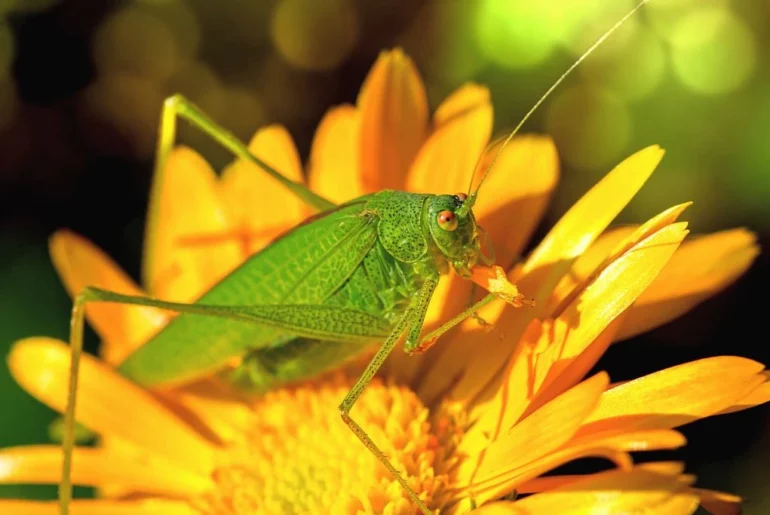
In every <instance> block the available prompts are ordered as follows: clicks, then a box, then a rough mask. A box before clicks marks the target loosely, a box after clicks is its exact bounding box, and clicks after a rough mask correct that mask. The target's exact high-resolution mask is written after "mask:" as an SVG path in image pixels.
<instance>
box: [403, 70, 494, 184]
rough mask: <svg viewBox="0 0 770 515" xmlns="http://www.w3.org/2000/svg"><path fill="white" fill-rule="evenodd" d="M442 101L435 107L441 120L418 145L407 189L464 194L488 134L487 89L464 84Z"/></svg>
mask: <svg viewBox="0 0 770 515" xmlns="http://www.w3.org/2000/svg"><path fill="white" fill-rule="evenodd" d="M445 102H446V104H443V105H442V106H440V107H439V112H440V113H441V117H442V123H441V124H440V125H438V126H437V127H436V129H435V130H434V131H433V133H432V134H431V135H430V136H429V137H428V140H427V141H426V142H425V144H424V145H423V146H422V148H420V152H419V153H418V154H417V157H416V158H415V160H414V163H413V164H412V166H411V169H410V170H409V176H408V177H407V180H406V189H407V190H408V191H412V192H415V193H436V194H450V195H451V194H455V193H465V192H467V191H468V188H469V187H470V181H471V177H472V176H473V172H474V170H475V169H476V164H477V163H478V161H479V159H480V158H481V154H482V152H483V151H484V147H485V146H486V144H487V142H488V141H489V137H490V136H491V134H492V104H491V103H490V101H489V90H487V89H486V88H483V87H481V86H477V85H475V84H470V85H466V86H464V87H461V88H460V89H459V90H457V91H455V92H454V93H453V94H452V95H450V96H449V97H448V98H447V100H446V101H445ZM460 106H462V109H460ZM442 108H443V109H442Z"/></svg>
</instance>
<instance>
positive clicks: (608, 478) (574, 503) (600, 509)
mask: <svg viewBox="0 0 770 515" xmlns="http://www.w3.org/2000/svg"><path fill="white" fill-rule="evenodd" d="M513 504H514V507H516V508H518V509H520V510H523V513H597V514H598V513H641V512H644V513H660V514H663V513H666V514H669V513H671V514H673V513H678V514H687V513H693V512H694V511H695V510H696V509H697V507H698V497H697V496H696V495H694V494H692V493H689V492H687V490H686V489H684V488H683V487H682V485H681V484H680V483H679V482H678V481H677V480H676V477H675V476H668V475H664V474H657V473H655V472H652V471H649V470H645V469H643V468H635V469H633V470H630V471H610V472H603V473H599V474H593V475H591V476H589V477H588V478H587V479H584V480H582V481H575V482H573V483H570V484H568V485H565V486H563V487H561V488H559V489H557V490H552V491H549V492H546V493H542V494H535V495H531V496H529V497H526V498H524V499H522V500H520V501H516V502H515V503H513ZM479 511H480V513H481V514H485V512H484V511H483V509H482V510H479Z"/></svg>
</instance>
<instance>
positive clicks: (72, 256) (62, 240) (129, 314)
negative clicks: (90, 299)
mask: <svg viewBox="0 0 770 515" xmlns="http://www.w3.org/2000/svg"><path fill="white" fill-rule="evenodd" d="M49 248H50V253H51V260H52V261H53V264H54V267H55V268H56V271H57V272H58V273H59V277H61V280H62V282H63V283H64V287H65V288H66V289H67V292H68V293H69V294H70V297H73V298H74V297H75V296H76V295H77V294H78V293H80V292H81V291H82V290H83V289H84V288H85V287H86V286H98V287H100V288H104V289H105V290H111V291H114V292H117V293H124V294H127V295H143V294H144V293H143V292H142V291H141V289H140V288H139V286H138V285H137V284H136V283H134V281H133V280H132V279H131V278H130V277H129V276H128V274H126V273H125V272H124V271H123V270H122V269H121V268H120V267H119V266H118V265H117V263H115V262H114V261H113V260H112V259H110V257H109V256H107V255H106V254H105V253H104V252H102V251H101V250H100V249H99V248H97V247H96V246H95V245H93V244H92V243H91V242H89V241H88V240H86V239H85V238H83V237H81V236H78V235H77V234H75V233H73V232H71V231H68V230H60V231H57V232H56V233H54V234H53V235H52V236H51V239H50V241H49ZM86 316H87V317H88V321H89V323H90V324H91V325H92V326H93V327H94V329H95V330H96V332H97V333H98V334H99V336H101V337H102V340H103V345H102V348H101V353H102V355H103V357H104V359H105V361H107V362H108V363H110V364H113V365H114V364H116V363H120V362H121V361H122V360H123V358H125V357H126V356H127V355H128V354H129V353H130V352H131V351H133V350H134V349H135V348H136V347H138V346H139V345H140V344H142V343H143V342H144V341H145V340H147V338H149V337H150V336H151V335H152V334H153V333H155V332H156V331H157V330H158V329H160V328H161V327H163V326H164V325H165V324H166V323H167V322H168V320H169V315H168V313H166V312H163V311H160V310H156V309H153V308H148V307H138V306H127V305H124V304H104V303H94V304H89V305H88V306H87V308H86Z"/></svg>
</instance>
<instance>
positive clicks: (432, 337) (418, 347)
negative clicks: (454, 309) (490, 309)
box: [404, 294, 497, 354]
mask: <svg viewBox="0 0 770 515" xmlns="http://www.w3.org/2000/svg"><path fill="white" fill-rule="evenodd" d="M496 298H497V297H496V296H495V295H492V294H489V295H486V296H485V297H484V298H483V299H481V300H480V301H478V302H476V303H475V304H473V305H472V306H471V307H469V308H468V309H466V310H465V311H463V312H462V313H460V314H459V315H456V316H455V317H454V318H452V319H451V320H448V321H447V322H444V323H443V324H441V325H440V326H439V327H437V328H436V329H434V330H433V331H431V332H429V333H428V334H426V335H425V336H423V337H422V338H415V339H414V340H412V341H411V342H408V343H411V344H410V345H404V351H406V353H407V354H415V353H420V352H425V351H426V350H428V349H430V348H431V347H432V346H433V344H435V343H436V341H437V340H438V339H439V338H440V337H441V336H442V335H443V334H444V333H446V332H447V331H449V330H450V329H452V328H453V327H454V326H456V325H458V324H460V323H461V322H462V321H463V320H465V319H467V318H477V317H478V315H477V314H476V312H477V311H478V310H479V309H481V308H482V307H484V306H486V305H487V304H489V303H490V302H492V301H493V300H495V299H496ZM481 320H483V319H481ZM484 324H486V325H491V324H489V322H487V321H486V320H484Z"/></svg>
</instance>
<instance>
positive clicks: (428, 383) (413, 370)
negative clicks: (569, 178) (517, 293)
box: [394, 136, 558, 400]
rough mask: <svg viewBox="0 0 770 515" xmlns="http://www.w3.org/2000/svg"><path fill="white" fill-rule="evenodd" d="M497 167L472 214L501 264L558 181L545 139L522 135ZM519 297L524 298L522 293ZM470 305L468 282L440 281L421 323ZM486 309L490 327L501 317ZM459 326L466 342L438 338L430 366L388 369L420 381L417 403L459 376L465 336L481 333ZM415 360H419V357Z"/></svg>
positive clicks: (467, 351) (467, 353)
mask: <svg viewBox="0 0 770 515" xmlns="http://www.w3.org/2000/svg"><path fill="white" fill-rule="evenodd" d="M495 148H497V147H495ZM494 153H496V151H494V150H493V151H492V152H490V153H488V154H487V158H486V159H487V161H483V162H482V164H481V165H480V167H479V169H481V168H482V167H484V166H485V164H484V163H485V162H488V160H489V159H491V156H492V155H493V154H494ZM497 163H498V164H497V165H496V167H497V171H496V172H493V173H491V174H490V175H489V177H488V178H487V182H486V184H485V186H484V188H483V190H482V193H481V196H480V200H479V202H478V203H477V204H476V206H475V207H474V213H475V215H476V217H477V220H478V222H479V224H480V225H481V226H482V227H484V228H485V230H487V232H488V233H489V235H490V241H491V243H492V244H493V246H494V249H495V255H496V261H497V262H498V263H500V264H506V263H510V262H511V260H512V259H513V258H514V257H515V255H516V254H518V253H519V252H520V251H521V249H522V247H523V246H524V244H525V243H526V241H527V239H528V238H529V236H530V234H531V232H532V230H534V228H535V226H536V224H537V222H538V221H539V219H540V216H541V214H542V211H543V209H544V208H545V206H546V205H547V202H548V199H549V197H550V194H551V191H552V189H553V187H554V186H555V185H556V181H557V179H558V158H557V155H556V148H555V146H554V145H553V142H552V141H551V140H550V139H549V138H544V137H538V136H526V137H519V138H515V139H513V140H512V141H511V143H510V145H508V146H507V147H506V148H505V150H504V151H503V153H502V154H501V156H500V158H499V159H498V161H497ZM522 293H523V294H525V295H527V294H528V292H527V291H524V290H522ZM470 301H471V288H470V285H469V284H468V281H466V280H464V279H462V278H461V277H458V276H456V275H454V274H452V275H450V276H448V277H446V276H445V277H442V278H441V281H440V283H439V286H438V288H437V289H436V292H435V293H434V296H433V299H432V301H431V304H430V308H429V310H428V314H427V316H426V318H425V320H426V327H427V328H428V329H430V328H432V327H435V326H436V325H438V323H439V322H440V321H445V320H448V319H449V318H451V317H453V316H454V315H456V314H457V313H459V312H460V311H462V310H463V309H465V308H466V307H468V306H469V305H470ZM487 308H488V309H485V310H484V311H482V312H480V315H481V316H482V318H484V319H485V320H487V321H489V322H490V323H495V321H496V320H498V318H499V317H500V313H501V312H502V311H501V309H500V308H501V306H499V305H498V306H495V305H490V306H487ZM461 327H462V331H463V332H464V333H465V335H466V337H463V338H454V337H453V336H452V334H453V333H450V334H448V335H446V336H445V337H444V338H442V341H441V342H439V343H438V347H437V348H436V350H435V351H433V353H432V354H431V353H429V355H428V356H426V357H427V360H428V361H431V360H434V361H435V363H434V364H433V365H431V366H429V367H428V366H426V367H424V369H421V368H420V362H417V363H416V362H415V360H410V361H407V360H405V359H401V358H396V360H397V361H398V365H397V366H395V367H394V369H396V370H398V371H399V374H400V375H399V377H401V376H402V375H401V372H403V371H407V370H408V371H409V374H408V376H407V377H408V378H409V380H410V381H411V379H412V378H418V377H419V378H420V379H421V380H420V384H419V386H418V388H419V392H420V397H421V398H423V399H428V400H433V399H435V398H436V397H437V396H438V395H440V394H441V393H443V392H446V390H447V387H448V385H449V384H450V383H454V382H455V378H456V377H457V376H458V375H459V374H462V371H463V370H464V369H465V368H467V364H468V361H469V359H471V357H472V355H473V354H475V353H474V348H475V344H474V345H470V344H469V343H468V339H469V338H471V337H473V338H475V337H476V335H475V334H474V335H473V336H470V335H469V334H468V333H477V332H478V331H479V330H483V328H482V327H481V326H479V324H478V323H477V321H476V320H469V321H467V323H465V324H463V325H462V326H461ZM508 334H510V331H509V332H508ZM511 338H512V337H511ZM417 358H418V359H421V360H422V359H423V357H422V356H418V357H417ZM469 382H471V381H470V380H469Z"/></svg>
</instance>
